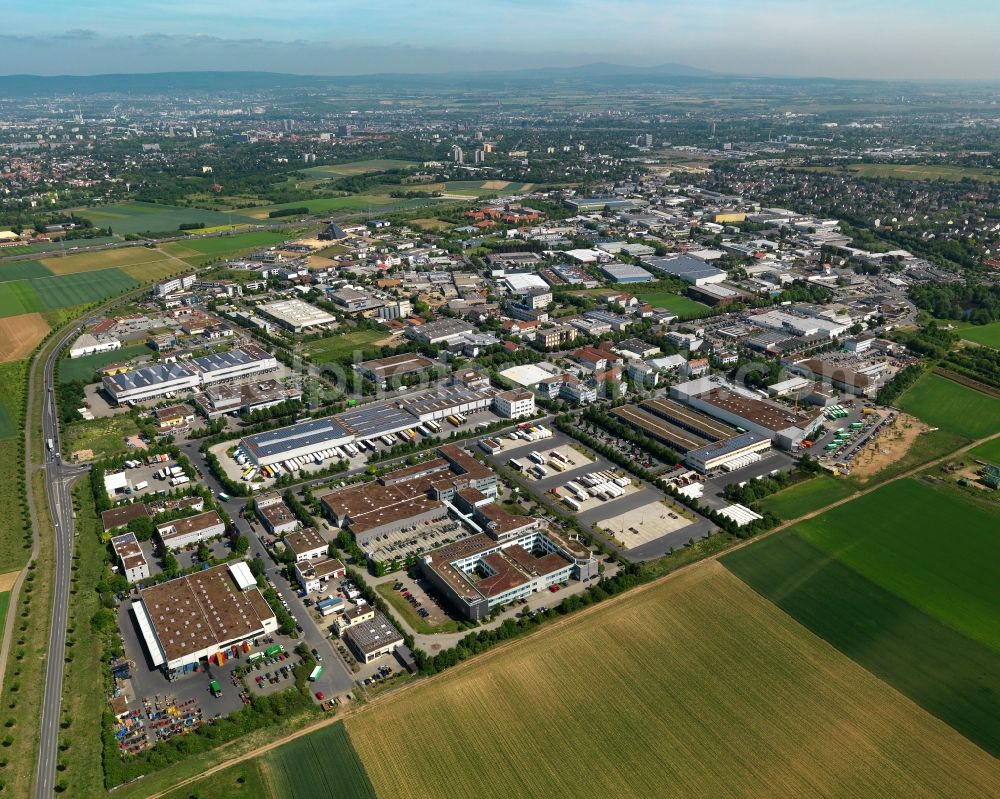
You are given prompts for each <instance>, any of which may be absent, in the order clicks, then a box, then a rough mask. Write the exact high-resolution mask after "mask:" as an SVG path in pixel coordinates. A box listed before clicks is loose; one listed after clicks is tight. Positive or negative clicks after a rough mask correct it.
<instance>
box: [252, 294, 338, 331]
mask: <svg viewBox="0 0 1000 799" xmlns="http://www.w3.org/2000/svg"><path fill="white" fill-rule="evenodd" d="M257 311H258V312H259V313H260V314H261V316H266V317H267V318H268V319H271V320H272V321H274V322H277V323H278V324H279V325H281V326H282V327H284V328H287V329H288V330H291V331H292V332H293V333H301V332H302V331H303V330H308V329H309V328H313V327H323V326H325V325H328V324H330V323H331V322H335V321H337V320H336V319H334V318H333V316H331V315H330V314H328V313H327V312H326V311H324V310H321V309H320V308H317V307H316V306H314V305H310V304H309V303H308V302H303V301H302V300H295V299H292V300H277V301H275V302H269V303H266V304H264V305H258V306H257Z"/></svg>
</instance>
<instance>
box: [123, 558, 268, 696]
mask: <svg viewBox="0 0 1000 799" xmlns="http://www.w3.org/2000/svg"><path fill="white" fill-rule="evenodd" d="M132 613H133V615H134V616H135V620H136V624H137V625H138V627H139V631H140V633H141V635H142V641H143V644H144V646H145V649H146V653H147V655H148V656H149V660H150V663H152V665H153V666H158V667H160V668H161V669H163V671H164V673H166V675H167V676H168V677H170V676H172V675H174V674H175V673H176V672H179V671H187V670H189V669H191V668H193V667H194V666H195V665H196V664H197V663H198V662H199V661H201V660H205V659H207V658H209V657H211V656H212V655H214V654H215V653H217V652H219V651H220V650H223V649H225V648H227V647H229V646H232V645H233V644H241V643H243V642H244V641H246V642H248V643H251V644H252V643H253V641H254V639H256V638H258V637H261V636H264V635H267V634H269V633H273V632H275V631H276V630H277V629H278V621H277V619H276V618H275V615H274V611H272V610H271V608H270V606H269V605H268V604H267V601H266V600H265V599H264V597H263V595H262V594H261V593H260V590H259V589H258V588H257V582H256V580H255V579H254V577H253V575H252V574H251V573H250V568H249V567H248V566H247V564H246V563H245V562H244V561H236V562H234V563H229V564H222V565H221V566H215V567H214V568H211V569H205V570H204V571H199V572H195V573H194V574H190V575H187V576H185V577H178V578H177V579H175V580H169V581H167V582H165V583H160V584H159V585H154V586H150V587H149V588H145V589H143V590H141V591H140V592H139V599H137V600H136V601H134V602H133V603H132Z"/></svg>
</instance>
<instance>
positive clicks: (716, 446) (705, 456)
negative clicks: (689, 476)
mask: <svg viewBox="0 0 1000 799" xmlns="http://www.w3.org/2000/svg"><path fill="white" fill-rule="evenodd" d="M770 448H771V439H769V438H768V437H767V436H763V435H761V434H760V433H743V434H741V435H738V436H736V437H735V438H730V439H728V440H726V441H714V442H712V443H711V444H707V445H706V446H704V447H701V448H699V449H693V450H691V451H690V452H689V453H687V455H685V456H684V463H685V464H687V465H688V466H690V467H691V468H692V469H696V470H697V471H699V472H701V473H702V474H704V473H706V472H710V471H712V470H714V469H718V468H720V467H722V466H723V465H725V464H726V463H729V462H730V461H734V460H736V459H738V458H743V457H745V456H747V455H756V454H758V453H761V452H766V451H767V450H769V449H770Z"/></svg>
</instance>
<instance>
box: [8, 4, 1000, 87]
mask: <svg viewBox="0 0 1000 799" xmlns="http://www.w3.org/2000/svg"><path fill="white" fill-rule="evenodd" d="M5 5H6V6H7V7H6V9H5V12H4V29H5V31H6V33H5V34H0V39H2V42H0V45H2V46H0V73H8V74H9V73H39V74H60V73H73V74H90V73H99V72H154V71H162V70H195V69H260V70H270V71H284V72H298V73H309V74H331V75H332V74H349V73H372V72H395V71H407V72H424V71H427V72H434V71H458V70H463V69H468V70H477V69H498V68H501V69H502V68H517V67H531V66H547V65H567V66H568V65H576V64H583V63H588V62H594V61H611V62H615V63H625V64H644V65H653V64H660V63H666V62H676V63H683V64H689V65H691V66H696V67H703V68H707V69H714V70H719V71H724V72H741V73H752V74H784V75H826V76H831V77H859V78H900V77H901V78H906V77H912V78H971V79H979V80H997V79H1000V57H998V56H997V51H996V41H997V38H998V36H1000V2H998V0H867V1H864V0H824V1H823V2H817V1H816V0H708V1H707V2H706V0H698V2H692V0H659V1H656V0H491V1H490V2H474V1H471V2H470V0H425V1H423V2H421V0H362V2H359V1H358V0H351V2H342V1H341V0H284V2H279V1H278V0H35V2H32V3H28V2H17V1H16V0H11V1H10V2H8V3H6V4H5Z"/></svg>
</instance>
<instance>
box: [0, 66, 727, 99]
mask: <svg viewBox="0 0 1000 799" xmlns="http://www.w3.org/2000/svg"><path fill="white" fill-rule="evenodd" d="M717 74H718V73H714V72H710V71H709V70H704V69H698V68H696V67H689V66H685V65H684V64H661V65H659V66H653V67H636V66H628V65H623V64H605V63H594V64H585V65H583V66H579V67H541V68H537V69H515V70H488V71H487V70H484V71H481V72H461V73H459V72H448V73H413V74H410V73H383V74H375V75H291V74H285V73H280V72H221V71H216V72H150V73H134V74H108V75H0V96H6V97H16V96H31V95H53V94H105V93H114V94H161V93H165V92H203V91H259V90H267V89H289V88H317V87H328V88H335V87H337V86H378V85H383V84H385V85H393V86H399V85H400V84H405V85H409V86H419V85H427V86H434V87H446V86H468V85H482V86H498V85H511V84H531V83H540V82H545V81H552V80H557V81H562V82H581V81H585V82H589V83H602V84H608V83H611V84H614V83H621V82H624V81H631V82H635V81H639V82H660V81H664V80H672V79H685V78H707V77H712V76H717Z"/></svg>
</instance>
